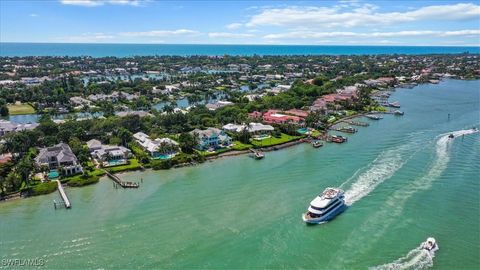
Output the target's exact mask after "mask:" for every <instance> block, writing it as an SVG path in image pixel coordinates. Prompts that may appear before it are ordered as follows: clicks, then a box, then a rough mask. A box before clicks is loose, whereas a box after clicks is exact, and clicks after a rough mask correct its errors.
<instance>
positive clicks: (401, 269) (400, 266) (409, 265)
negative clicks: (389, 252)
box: [369, 245, 435, 270]
mask: <svg viewBox="0 0 480 270" xmlns="http://www.w3.org/2000/svg"><path fill="white" fill-rule="evenodd" d="M433 257H435V252H434V251H428V250H425V249H423V248H422V247H421V245H420V246H418V247H417V248H415V249H413V250H410V252H408V254H407V255H405V256H404V257H401V258H399V259H397V260H395V261H394V262H391V263H387V264H383V265H379V266H374V267H370V268H369V270H407V269H412V270H414V269H415V270H417V269H418V270H419V269H427V268H430V267H432V266H433Z"/></svg>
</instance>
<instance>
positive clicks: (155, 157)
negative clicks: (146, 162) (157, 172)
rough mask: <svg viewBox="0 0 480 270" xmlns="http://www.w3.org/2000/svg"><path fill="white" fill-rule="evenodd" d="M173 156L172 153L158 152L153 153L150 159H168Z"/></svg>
mask: <svg viewBox="0 0 480 270" xmlns="http://www.w3.org/2000/svg"><path fill="white" fill-rule="evenodd" d="M174 156H175V155H174V154H159V155H155V156H154V157H153V158H152V159H170V158H172V157H174Z"/></svg>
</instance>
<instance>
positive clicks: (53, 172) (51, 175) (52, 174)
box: [48, 170, 60, 179]
mask: <svg viewBox="0 0 480 270" xmlns="http://www.w3.org/2000/svg"><path fill="white" fill-rule="evenodd" d="M58 176H60V174H59V173H58V171H57V170H51V171H50V172H49V173H48V179H55V178H58Z"/></svg>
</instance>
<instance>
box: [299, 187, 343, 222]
mask: <svg viewBox="0 0 480 270" xmlns="http://www.w3.org/2000/svg"><path fill="white" fill-rule="evenodd" d="M346 208H347V205H346V204H345V195H344V191H343V190H341V189H339V188H326V189H325V190H324V191H323V192H322V194H320V195H318V196H317V197H316V198H315V199H313V201H311V202H310V206H309V207H308V211H307V212H306V213H304V214H303V216H302V218H303V221H305V222H306V223H309V224H321V223H324V222H327V221H329V220H331V219H333V218H334V217H336V216H337V215H339V214H340V213H342V212H343V211H344V210H345V209H346Z"/></svg>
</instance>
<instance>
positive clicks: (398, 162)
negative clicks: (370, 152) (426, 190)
mask: <svg viewBox="0 0 480 270" xmlns="http://www.w3.org/2000/svg"><path fill="white" fill-rule="evenodd" d="M475 132H478V130H477V129H466V130H459V131H455V132H453V133H449V134H442V135H441V137H440V139H438V141H437V144H436V155H437V159H436V161H435V163H434V165H433V166H432V168H431V169H430V171H429V172H428V173H427V175H426V176H425V178H426V179H433V178H436V177H438V176H439V175H440V174H441V173H442V172H443V170H444V169H445V166H446V164H447V163H448V160H449V157H448V153H447V147H448V143H449V142H450V141H451V140H452V139H450V138H449V137H448V136H449V135H450V134H452V135H453V136H454V137H455V138H456V137H459V136H464V135H468V134H472V133H475ZM417 146H418V142H411V143H408V144H404V145H403V146H401V147H398V148H395V149H389V150H387V151H384V152H382V153H381V154H380V155H379V156H378V157H377V158H376V159H375V160H374V161H373V162H372V163H370V164H369V166H368V167H367V168H366V169H364V170H363V172H362V173H360V171H362V170H359V171H357V172H355V174H354V175H353V176H352V177H351V178H349V179H348V180H347V181H345V182H344V183H343V184H342V185H341V186H343V185H345V184H346V183H348V182H350V181H352V180H356V181H355V182H354V183H353V184H352V185H351V187H350V189H348V190H347V191H346V192H345V202H346V203H347V205H352V204H353V203H355V202H357V201H358V200H360V199H362V198H363V197H365V196H367V195H368V194H369V193H370V192H372V191H373V190H374V189H375V188H376V187H377V186H378V185H379V184H381V183H382V182H383V181H385V180H387V179H388V178H390V177H392V176H393V175H394V174H395V172H397V171H398V170H399V169H400V168H402V166H403V165H404V164H405V163H406V162H407V161H408V160H409V159H410V158H411V157H412V156H413V155H414V153H412V150H413V149H415V148H417ZM417 150H418V148H417ZM425 182H426V184H428V183H429V181H420V183H425Z"/></svg>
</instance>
